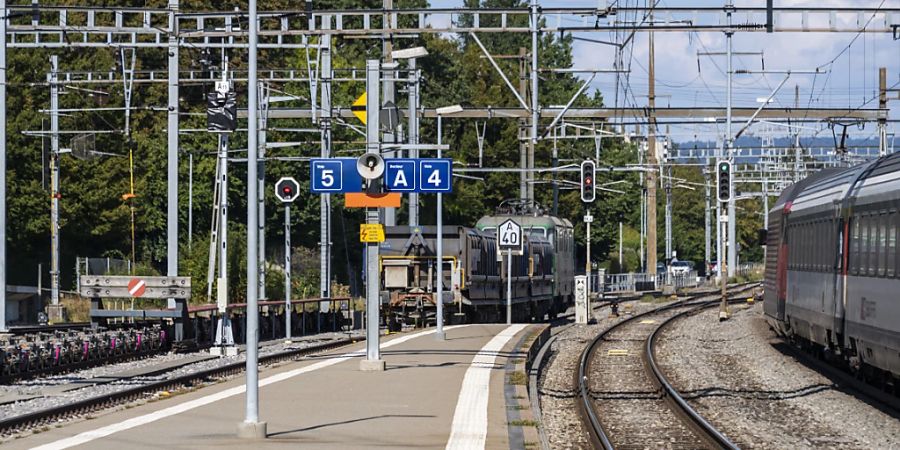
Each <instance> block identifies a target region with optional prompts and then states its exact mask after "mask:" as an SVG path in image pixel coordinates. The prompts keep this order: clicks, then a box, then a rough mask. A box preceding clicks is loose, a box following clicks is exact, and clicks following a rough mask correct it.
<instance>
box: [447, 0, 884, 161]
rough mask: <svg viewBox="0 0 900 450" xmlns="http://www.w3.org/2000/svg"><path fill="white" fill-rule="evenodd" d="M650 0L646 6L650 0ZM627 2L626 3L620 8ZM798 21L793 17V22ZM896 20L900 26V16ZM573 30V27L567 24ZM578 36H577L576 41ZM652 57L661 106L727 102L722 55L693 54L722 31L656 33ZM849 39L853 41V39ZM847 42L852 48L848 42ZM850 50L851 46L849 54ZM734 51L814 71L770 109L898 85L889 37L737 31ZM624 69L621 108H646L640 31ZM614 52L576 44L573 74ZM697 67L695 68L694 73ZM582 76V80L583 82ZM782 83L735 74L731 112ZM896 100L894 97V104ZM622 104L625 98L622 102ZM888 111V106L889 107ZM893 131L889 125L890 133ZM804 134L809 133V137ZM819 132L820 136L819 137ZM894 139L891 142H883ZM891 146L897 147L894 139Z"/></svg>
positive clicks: (578, 2)
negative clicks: (881, 75)
mask: <svg viewBox="0 0 900 450" xmlns="http://www.w3.org/2000/svg"><path fill="white" fill-rule="evenodd" d="M611 1H612V0H593V1H591V0H543V1H541V2H540V4H541V6H544V7H564V6H575V7H598V6H599V7H605V6H606V5H607V4H608V3H610V2H611ZM646 1H647V0H631V1H628V2H627V3H628V4H631V5H635V4H639V5H644V4H646ZM651 1H652V0H651ZM724 2H725V0H719V1H711V0H659V3H658V5H659V6H673V7H674V6H722V5H723V4H724ZM618 3H619V4H625V3H626V1H625V0H621V1H619V2H618ZM461 5H462V0H432V6H435V7H454V6H461ZM764 5H765V0H752V1H751V0H743V1H737V2H736V6H764ZM776 6H817V7H873V8H877V7H879V6H880V7H883V8H900V0H883V1H882V0H852V1H851V0H797V1H790V2H787V1H778V0H776ZM870 16H871V14H868V15H865V16H862V17H861V18H858V17H857V15H856V14H842V15H840V16H838V20H840V21H842V22H849V23H855V22H856V21H857V20H862V21H863V23H865V22H866V21H868V20H869V19H870ZM784 20H795V21H796V22H799V16H795V19H788V18H786V17H785V19H784ZM893 20H894V22H897V23H900V14H898V15H897V17H895V18H894V19H893ZM572 25H578V24H572ZM576 36H579V35H576ZM584 36H585V37H592V38H593V39H601V40H614V36H613V35H612V34H606V33H592V34H584ZM655 36H656V37H655V43H654V44H655V53H656V94H657V105H659V106H666V105H671V106H687V107H691V106H722V107H724V105H725V100H726V95H725V92H726V75H725V74H726V67H727V66H726V59H725V57H724V56H712V57H710V56H699V57H698V55H697V53H698V52H719V51H724V50H725V43H726V38H725V35H724V33H722V32H719V31H715V32H691V33H688V32H670V33H656V34H655ZM854 38H855V40H854ZM851 41H852V45H850V44H851ZM848 46H849V48H848ZM733 48H734V51H735V52H762V53H763V55H762V56H759V55H744V56H735V57H734V68H735V69H736V70H738V69H750V70H759V69H761V65H762V63H763V60H764V63H765V68H766V69H768V70H773V69H774V70H793V71H802V70H814V69H817V68H818V69H819V70H820V71H823V73H821V74H818V75H806V74H792V75H791V76H790V78H788V80H787V82H786V83H785V85H784V87H782V88H781V90H780V91H779V92H778V93H777V94H776V96H775V99H774V104H775V105H780V106H792V105H793V104H794V96H795V86H796V87H797V88H799V98H800V105H801V106H807V105H809V106H811V107H848V106H849V107H851V108H857V107H860V106H861V105H863V104H864V103H866V102H867V101H868V102H869V103H868V104H867V105H866V106H868V107H877V104H878V103H877V98H875V99H874V100H872V99H873V98H874V97H876V96H877V88H878V68H879V67H886V68H887V84H888V86H889V87H890V86H892V85H895V84H896V83H900V40H898V41H895V40H893V37H892V36H891V35H890V34H874V33H861V34H859V36H858V37H857V33H773V34H766V33H759V32H744V33H736V34H735V35H734V38H733ZM628 55H629V57H626V59H625V65H626V66H630V73H629V74H628V75H627V84H628V85H629V86H630V91H629V92H628V93H627V95H626V93H625V92H624V90H623V88H622V87H621V86H622V85H623V84H624V83H625V82H626V80H625V76H624V75H623V76H622V77H621V78H620V79H619V86H620V87H619V89H618V93H619V95H618V97H619V104H620V105H621V104H622V102H623V101H627V103H626V104H629V105H634V104H637V105H643V104H646V100H647V98H646V94H647V85H648V79H649V76H648V73H647V69H646V68H647V67H648V60H649V45H648V34H647V33H639V34H638V35H637V36H636V38H635V41H634V44H633V47H632V48H631V49H630V51H629V52H628ZM614 57H615V50H614V48H613V47H611V46H608V45H603V44H595V43H589V42H579V41H576V44H575V48H574V60H575V61H576V64H575V66H576V67H578V68H607V69H611V68H612V67H613V61H614ZM698 66H699V67H698ZM585 78H586V76H585ZM784 78H785V75H783V74H752V75H735V77H734V84H733V87H734V95H733V97H732V98H733V102H734V103H733V104H734V106H736V107H741V106H743V107H758V106H759V104H760V103H758V102H757V99H758V98H760V97H767V96H768V95H769V94H770V93H771V92H772V91H773V90H774V89H775V87H776V86H778V84H779V83H781V81H782V80H783V79H784ZM616 86H617V82H616V76H615V75H613V74H600V75H598V76H597V77H596V78H595V80H594V81H593V83H592V85H591V88H592V89H596V90H599V91H600V92H602V93H603V95H604V98H605V99H606V103H607V104H610V105H611V104H612V103H613V102H614V99H615V98H616V90H617V89H616ZM896 96H897V95H896V94H895V95H894V97H895V98H896ZM626 98H627V100H625V99H626ZM889 105H890V102H889ZM891 106H892V109H893V111H892V113H896V114H892V115H891V116H892V117H896V116H897V114H900V101H894V103H893V105H891ZM896 128H897V127H896V126H895V125H889V127H888V132H889V133H893V131H894V130H895V129H896ZM750 131H751V132H753V133H756V134H761V132H762V131H763V130H761V129H760V127H758V126H754V127H753V128H752V129H751V130H750ZM723 132H724V130H721V129H719V130H718V131H717V130H716V126H715V125H701V126H697V125H684V126H673V128H672V129H671V130H670V134H671V136H672V138H673V139H674V140H676V141H687V140H693V139H694V138H695V137H696V138H697V139H701V140H706V139H710V136H715V135H716V134H717V133H718V134H721V133H723ZM809 133H815V132H813V131H809ZM823 133H824V134H823ZM825 134H827V135H828V136H830V135H831V132H830V131H827V132H822V131H819V132H818V136H820V137H821V136H825ZM875 135H876V129H875V126H874V125H867V126H866V127H865V129H863V130H853V134H852V137H855V138H859V139H862V138H868V137H874V136H875ZM891 138H892V136H889V141H890V140H891ZM897 145H898V146H900V140H898V142H897Z"/></svg>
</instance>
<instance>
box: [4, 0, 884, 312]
mask: <svg viewBox="0 0 900 450" xmlns="http://www.w3.org/2000/svg"><path fill="white" fill-rule="evenodd" d="M0 5H2V7H3V9H4V11H6V14H5V17H6V20H4V21H3V28H2V29H0V34H2V37H0V40H2V42H0V44H2V45H0V46H2V50H0V101H2V103H3V105H2V107H0V141H2V142H0V146H2V147H0V154H2V156H0V171H2V172H4V174H3V175H0V177H2V178H0V184H3V185H4V187H3V190H2V191H0V215H2V217H3V219H5V215H6V208H5V200H6V197H5V170H3V169H4V167H5V155H6V151H5V134H6V120H5V115H6V114H5V113H6V110H5V94H6V87H7V85H6V83H5V77H6V70H5V57H6V49H7V48H46V49H51V48H73V47H80V48H98V49H102V48H114V47H128V48H136V49H154V48H155V49H166V50H167V51H168V67H167V71H166V72H165V76H163V72H154V71H146V72H140V71H136V72H135V73H134V81H133V82H134V83H137V84H139V83H145V82H157V81H159V82H165V83H167V86H168V102H167V105H165V110H166V112H167V118H168V125H167V128H168V130H167V131H168V160H167V164H168V175H167V176H168V184H169V185H168V194H167V195H168V208H167V216H168V220H167V233H168V238H167V254H168V262H167V265H168V266H167V273H168V274H169V275H177V236H178V233H177V232H178V223H177V219H178V214H177V206H178V199H177V195H178V194H177V182H178V180H177V175H178V174H177V169H178V135H179V131H180V130H179V114H180V110H179V104H178V101H179V100H178V99H179V87H180V86H185V85H188V84H191V83H201V82H202V81H201V80H200V79H199V78H195V76H196V75H194V74H193V73H191V72H185V71H182V70H180V67H179V49H181V48H222V47H225V48H233V49H245V48H249V46H250V41H251V40H254V39H256V40H258V48H261V49H264V48H269V49H307V50H312V51H320V52H322V51H328V49H329V48H330V39H322V37H323V36H332V37H357V38H358V37H373V38H382V37H384V36H392V37H394V38H402V37H404V36H415V35H420V34H423V33H497V32H502V33H508V32H513V33H530V35H531V37H532V47H533V48H532V51H531V55H530V56H531V59H532V61H531V70H530V72H531V73H530V77H531V80H530V81H531V88H532V91H533V92H532V96H531V99H530V100H531V101H530V102H528V103H529V104H526V105H524V107H523V108H467V109H465V110H464V111H462V112H460V113H457V114H454V116H453V117H454V118H483V119H487V118H502V117H508V118H511V119H520V118H528V119H530V124H529V125H530V133H528V135H529V136H527V137H525V138H526V139H529V140H530V141H531V143H532V144H533V143H534V142H535V141H537V140H538V139H540V137H541V135H542V134H543V135H546V133H542V132H543V131H544V130H539V127H540V123H539V121H541V120H543V119H551V120H553V119H557V118H562V119H576V118H585V119H596V120H601V121H603V120H611V119H616V118H618V119H621V118H623V117H634V118H636V119H641V118H646V117H650V116H652V117H654V118H655V119H658V118H666V117H671V118H673V119H679V118H685V117H688V118H697V119H700V120H707V121H710V120H711V121H718V120H719V118H721V117H722V115H723V114H722V112H721V108H699V109H696V108H652V109H651V108H634V109H633V110H623V109H621V108H620V109H614V108H613V109H603V108H598V109H578V108H573V109H569V110H566V111H564V113H563V114H560V113H561V112H563V111H562V110H561V109H560V108H547V107H541V106H540V102H539V99H538V96H537V91H538V89H537V85H538V76H537V72H538V67H537V64H538V60H537V51H536V49H537V39H536V38H537V36H538V35H539V34H542V33H575V34H579V35H580V34H582V33H596V32H600V33H608V32H609V31H633V32H644V31H651V30H652V31H654V32H684V31H699V32H716V31H719V32H721V31H730V32H765V31H775V32H866V33H891V34H893V35H895V36H896V35H897V28H898V23H900V8H879V9H875V8H816V7H805V8H804V7H775V8H773V9H771V10H767V9H766V8H764V7H755V8H748V7H727V8H722V7H688V8H677V7H676V8H672V7H669V8H665V7H654V8H653V11H654V14H655V17H656V19H655V20H654V21H652V22H641V23H634V22H632V21H630V19H628V17H629V14H631V15H634V14H646V13H647V12H648V11H649V9H648V8H640V7H636V8H615V7H611V8H600V9H595V8H567V7H553V8H544V7H540V6H539V5H538V3H537V2H536V1H532V2H531V3H530V5H529V6H528V7H522V8H506V9H482V8H443V9H442V8H430V9H397V8H384V9H369V10H359V9H358V10H307V9H297V10H283V11H263V12H259V13H258V14H257V17H258V22H255V23H258V28H259V31H258V33H255V34H254V36H253V37H252V38H248V31H247V30H244V29H240V28H238V27H231V28H230V27H228V26H226V25H228V24H232V23H235V22H237V23H240V24H243V25H245V26H246V23H247V16H248V13H247V12H245V11H197V12H195V11H181V10H180V8H179V3H178V0H169V4H168V7H167V8H129V7H70V6H45V5H37V4H32V5H12V6H10V5H6V2H5V1H2V2H0ZM726 15H728V16H730V17H732V18H733V22H731V24H728V23H726V21H725V20H724V18H725V17H726ZM250 28H251V29H252V28H254V27H250ZM226 37H233V38H234V39H233V40H231V39H223V38H226ZM617 45H620V46H622V45H625V43H618V44H617ZM267 70H268V72H267ZM267 70H261V71H258V72H257V71H254V73H252V74H245V75H244V76H243V77H242V76H241V75H240V74H237V76H236V79H235V81H236V82H238V83H243V82H244V80H245V79H246V80H247V81H248V82H252V80H253V79H254V78H256V79H259V80H260V81H263V80H267V79H268V80H271V81H276V80H277V81H306V82H308V83H310V84H315V85H318V84H319V83H322V87H323V90H324V89H330V85H328V84H327V83H334V82H342V81H350V82H361V81H362V78H363V77H362V71H358V72H352V71H351V72H349V74H348V73H347V72H337V71H334V72H332V71H329V72H327V73H326V72H325V71H309V70H307V71H302V70H298V71H296V72H294V71H291V70H286V71H276V70H274V69H267ZM59 76H60V78H59V83H60V84H69V83H71V84H75V83H102V82H111V81H113V80H114V79H115V77H116V75H109V76H107V77H106V78H105V80H104V79H103V76H101V75H98V76H92V75H86V76H84V77H83V78H81V79H80V80H76V78H78V77H77V76H72V77H69V76H67V75H66V74H64V73H62V72H61V73H60V74H59ZM304 77H305V78H304ZM326 85H327V86H329V88H326V87H325V86H326ZM250 91H251V92H253V91H255V89H250ZM253 94H255V92H253ZM329 95H330V94H329ZM254 96H255V95H251V97H254ZM250 103H251V108H253V112H255V111H256V110H257V108H258V106H259V105H256V104H254V102H250ZM322 106H323V108H324V106H325V104H324V101H323V104H322ZM331 106H332V107H331V108H329V109H328V110H327V114H328V115H329V117H328V118H326V120H324V121H319V123H320V128H321V130H322V135H321V139H322V142H323V143H322V154H323V156H325V155H326V154H328V152H329V149H328V148H327V147H328V146H329V145H330V116H331V115H332V114H333V116H334V119H335V120H338V119H339V118H342V117H349V115H350V114H351V113H350V108H349V107H341V106H336V105H331ZM323 110H324V109H319V108H312V109H306V110H303V109H275V108H272V109H270V110H268V111H267V117H266V118H267V119H277V118H282V117H310V118H313V119H315V118H316V116H317V114H318V113H320V112H322V111H323ZM750 110H752V109H750V108H748V111H747V112H746V113H744V112H742V111H741V110H740V109H738V108H735V109H734V111H733V112H734V115H735V116H736V117H737V116H741V115H742V114H749V113H750V112H751V111H750ZM253 112H251V113H250V114H248V115H250V116H251V117H252V116H253ZM420 114H421V116H422V117H437V113H436V112H435V111H434V110H433V109H429V108H423V109H421V110H420ZM759 117H761V118H769V119H785V118H789V119H792V120H793V119H801V117H802V119H804V120H815V119H819V120H822V119H828V118H834V117H842V118H855V119H860V120H881V121H885V120H886V119H887V110H886V109H885V108H872V109H847V110H831V109H827V108H820V109H814V110H802V111H801V110H799V109H797V110H789V109H788V110H779V109H765V110H763V111H762V112H761V113H760V116H759ZM323 118H324V117H323ZM256 126H257V124H254V126H253V127H251V129H253V128H255V127H256ZM254 134H255V133H254ZM255 138H256V136H254V137H253V140H255ZM532 166H533V164H532ZM326 207H327V199H323V208H326ZM0 225H2V226H0V233H2V235H0V242H5V237H6V234H5V222H4V223H2V224H0ZM322 243H323V247H327V243H328V240H327V236H323V239H322ZM0 253H2V255H0V263H5V262H6V261H5V247H4V246H3V244H2V243H0ZM323 258H325V256H324V255H323ZM0 265H3V266H4V267H5V264H0ZM326 279H327V276H326ZM5 285H6V280H5V273H3V274H0V297H2V298H0V303H2V301H5ZM325 290H327V287H323V291H325ZM2 314H3V312H2V308H0V328H5V320H3V319H4V318H3V317H2Z"/></svg>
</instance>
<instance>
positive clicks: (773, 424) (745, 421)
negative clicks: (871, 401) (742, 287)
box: [656, 304, 900, 449]
mask: <svg viewBox="0 0 900 450" xmlns="http://www.w3.org/2000/svg"><path fill="white" fill-rule="evenodd" d="M734 311H735V314H734V316H733V317H732V319H731V320H729V321H727V322H721V323H720V322H719V321H718V320H717V314H718V310H717V309H715V308H714V309H711V310H706V311H704V312H702V313H700V314H697V315H694V316H691V317H688V318H685V319H681V320H679V321H678V322H676V323H674V324H672V325H671V326H670V327H668V328H667V329H666V330H664V332H663V335H662V336H660V339H659V341H658V343H657V346H658V347H657V353H656V355H657V360H658V361H659V363H660V365H661V368H662V370H663V372H664V373H665V374H666V376H667V377H668V378H669V381H670V382H672V384H673V385H674V386H675V387H676V388H677V389H678V390H679V391H680V392H681V393H682V395H683V396H684V397H685V398H687V399H688V400H689V402H690V403H691V405H692V406H693V407H694V408H695V409H696V410H697V412H698V413H700V415H702V416H703V417H706V418H707V419H708V420H709V421H710V422H711V423H713V424H714V425H715V426H716V427H717V428H719V429H720V430H721V431H722V432H724V433H725V435H726V436H728V437H729V438H730V439H731V440H732V441H733V442H734V443H735V444H737V445H738V446H740V447H741V448H745V449H747V448H791V449H820V448H842V449H844V448H854V449H872V448H900V420H897V419H895V418H893V417H891V416H889V415H887V414H884V413H882V412H880V411H879V410H877V409H876V408H874V407H872V406H870V405H868V404H866V403H864V402H862V401H860V400H858V399H856V398H854V397H852V396H850V395H848V394H844V393H842V392H840V391H838V390H836V389H835V388H834V386H833V385H832V383H831V382H830V381H829V380H828V379H827V378H825V377H824V376H822V375H820V374H818V373H816V372H815V371H813V370H811V369H808V368H806V367H805V366H803V365H802V364H800V363H799V362H797V361H796V360H794V358H792V357H790V356H788V355H785V354H783V353H781V352H780V351H778V350H777V349H776V348H775V347H773V346H772V343H773V342H776V341H775V340H774V339H775V336H774V334H773V332H772V331H771V330H770V329H769V327H768V325H767V324H766V322H765V320H764V319H763V314H762V304H756V305H754V306H752V307H747V306H746V305H742V306H739V307H736V308H734Z"/></svg>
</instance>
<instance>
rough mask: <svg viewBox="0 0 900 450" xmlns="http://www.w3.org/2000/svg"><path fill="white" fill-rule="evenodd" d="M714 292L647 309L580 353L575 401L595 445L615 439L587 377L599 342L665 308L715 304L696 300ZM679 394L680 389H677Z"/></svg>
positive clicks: (744, 287)
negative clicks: (606, 427) (599, 411)
mask: <svg viewBox="0 0 900 450" xmlns="http://www.w3.org/2000/svg"><path fill="white" fill-rule="evenodd" d="M757 285H759V283H758V282H752V283H744V284H741V285H736V286H732V289H733V290H736V291H740V292H743V291H745V290H747V289H748V288H749V287H755V286H757ZM735 293H736V292H735ZM715 294H716V291H703V292H695V293H692V294H691V295H690V296H689V297H688V298H686V299H684V300H681V301H678V302H675V303H671V304H669V305H665V306H662V307H659V308H655V309H653V310H650V311H646V312H643V313H640V314H635V315H633V316H631V317H629V318H627V319H625V320H623V321H621V322H618V323H616V324H614V325H613V326H611V327H609V328H607V329H606V330H604V331H603V332H601V333H600V334H598V335H597V336H596V337H595V338H594V339H593V340H592V341H591V342H590V343H589V344H588V346H587V347H585V349H584V351H583V352H582V353H581V358H580V360H579V363H578V370H577V372H576V376H577V378H576V383H577V384H578V395H579V397H580V400H579V401H576V402H575V403H576V408H577V410H578V412H579V415H580V416H581V418H582V422H583V423H584V424H585V426H586V427H587V429H588V435H589V438H590V440H591V444H592V446H593V447H594V448H604V449H607V450H611V449H613V448H615V447H614V446H613V444H612V442H611V441H610V439H609V436H608V435H607V434H606V432H605V431H604V429H603V424H602V422H601V421H600V418H599V416H598V415H597V412H596V411H595V409H594V404H593V403H594V402H593V399H592V398H591V395H590V389H589V386H588V380H589V379H588V376H587V373H588V369H589V366H590V363H591V361H592V359H593V356H594V353H595V350H596V349H597V347H598V345H599V344H600V342H602V341H603V340H604V338H605V337H606V336H608V335H609V334H610V333H612V332H613V331H615V330H618V329H619V328H620V327H622V326H625V325H626V324H630V323H632V322H633V321H635V320H637V319H640V318H643V317H646V316H648V315H651V314H658V313H660V312H664V311H668V310H671V309H676V308H685V307H691V306H703V305H705V304H708V303H711V302H712V303H714V304H718V300H711V301H705V302H699V303H698V302H695V300H696V299H698V298H700V297H705V296H709V295H715ZM688 311H692V309H689V310H688ZM676 394H677V392H676ZM691 425H692V428H694V426H693V424H691Z"/></svg>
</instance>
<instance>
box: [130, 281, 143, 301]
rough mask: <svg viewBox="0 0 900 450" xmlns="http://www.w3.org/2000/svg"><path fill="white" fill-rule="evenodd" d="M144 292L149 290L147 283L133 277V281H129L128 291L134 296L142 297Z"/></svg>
mask: <svg viewBox="0 0 900 450" xmlns="http://www.w3.org/2000/svg"><path fill="white" fill-rule="evenodd" d="M144 292H147V283H146V282H144V280H142V279H140V278H132V279H131V281H129V282H128V293H129V294H131V296H132V297H142V296H143V295H144Z"/></svg>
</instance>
